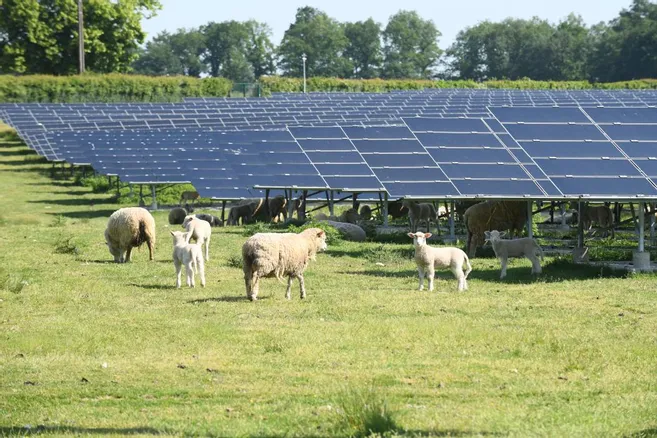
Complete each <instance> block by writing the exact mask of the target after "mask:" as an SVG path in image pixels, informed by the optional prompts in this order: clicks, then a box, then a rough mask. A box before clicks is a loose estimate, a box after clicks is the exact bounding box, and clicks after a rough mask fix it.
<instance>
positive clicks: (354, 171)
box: [314, 163, 372, 177]
mask: <svg viewBox="0 0 657 438" xmlns="http://www.w3.org/2000/svg"><path fill="white" fill-rule="evenodd" d="M314 165H315V167H316V168H317V170H318V171H319V173H320V175H323V176H324V177H327V176H335V175H344V176H356V175H360V176H371V175H372V170H371V169H370V167H369V166H367V165H366V164H365V163H363V164H343V163H340V164H323V163H314Z"/></svg>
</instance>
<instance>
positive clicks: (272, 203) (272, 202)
mask: <svg viewBox="0 0 657 438" xmlns="http://www.w3.org/2000/svg"><path fill="white" fill-rule="evenodd" d="M286 207H287V199H285V197H284V196H283V195H278V196H275V197H273V198H270V199H269V214H270V219H271V221H273V222H278V221H279V220H280V215H283V220H287V210H286Z"/></svg>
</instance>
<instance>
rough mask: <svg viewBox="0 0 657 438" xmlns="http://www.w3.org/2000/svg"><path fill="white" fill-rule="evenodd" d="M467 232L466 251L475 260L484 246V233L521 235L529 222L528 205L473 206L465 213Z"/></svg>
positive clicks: (495, 203) (511, 203) (515, 203)
mask: <svg viewBox="0 0 657 438" xmlns="http://www.w3.org/2000/svg"><path fill="white" fill-rule="evenodd" d="M463 220H464V222H465V228H466V230H467V235H468V237H467V244H466V251H467V253H468V257H470V258H473V257H474V256H475V252H476V251H477V247H478V246H479V245H483V244H484V232H485V231H490V230H510V231H511V238H513V233H514V231H517V232H518V234H520V233H521V232H522V230H523V228H524V227H525V223H526V222H527V203H525V202H523V201H484V202H480V203H478V204H475V205H472V206H470V207H468V209H467V210H465V213H463Z"/></svg>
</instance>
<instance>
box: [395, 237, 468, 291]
mask: <svg viewBox="0 0 657 438" xmlns="http://www.w3.org/2000/svg"><path fill="white" fill-rule="evenodd" d="M431 236H432V234H431V233H422V232H421V231H418V232H417V233H408V237H410V238H411V239H413V244H414V246H415V264H416V265H417V271H418V277H419V280H420V282H419V286H418V290H422V289H424V276H425V274H426V275H427V277H429V290H430V291H433V279H434V275H435V269H436V268H449V269H450V270H451V271H452V274H454V277H456V279H457V281H458V287H457V289H458V290H459V291H463V290H467V289H468V282H467V278H468V274H470V272H472V266H471V265H470V260H469V259H468V256H467V254H466V253H465V252H463V250H461V249H459V248H451V247H447V248H434V247H431V246H429V245H427V239H428V238H429V237H431ZM463 266H465V267H466V270H465V273H464V272H463Z"/></svg>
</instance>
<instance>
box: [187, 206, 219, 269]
mask: <svg viewBox="0 0 657 438" xmlns="http://www.w3.org/2000/svg"><path fill="white" fill-rule="evenodd" d="M183 227H185V229H186V230H187V232H188V233H189V235H188V236H187V238H188V239H187V243H189V241H190V240H191V239H194V240H196V243H198V244H199V245H203V243H204V242H205V261H206V262H208V261H210V237H212V228H211V227H210V224H209V223H207V222H206V221H202V220H200V219H197V218H196V217H195V216H193V215H189V216H187V217H186V218H185V221H184V222H183Z"/></svg>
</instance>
